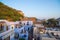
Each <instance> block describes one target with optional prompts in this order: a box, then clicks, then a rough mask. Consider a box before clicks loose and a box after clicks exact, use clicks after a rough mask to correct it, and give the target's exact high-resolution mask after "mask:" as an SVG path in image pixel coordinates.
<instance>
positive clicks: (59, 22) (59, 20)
mask: <svg viewBox="0 0 60 40" xmlns="http://www.w3.org/2000/svg"><path fill="white" fill-rule="evenodd" d="M57 21H58V25H59V26H60V18H58V19H57Z"/></svg>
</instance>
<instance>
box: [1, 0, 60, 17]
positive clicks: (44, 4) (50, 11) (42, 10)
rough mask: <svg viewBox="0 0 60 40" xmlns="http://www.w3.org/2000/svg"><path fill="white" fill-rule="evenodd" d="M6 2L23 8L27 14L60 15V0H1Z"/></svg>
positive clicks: (33, 15) (34, 15) (40, 15)
mask: <svg viewBox="0 0 60 40" xmlns="http://www.w3.org/2000/svg"><path fill="white" fill-rule="evenodd" d="M0 1H1V2H3V3H4V4H6V5H8V6H10V7H12V8H15V9H17V10H22V11H23V12H24V14H25V16H28V17H37V18H51V17H55V18H58V17H60V0H0Z"/></svg>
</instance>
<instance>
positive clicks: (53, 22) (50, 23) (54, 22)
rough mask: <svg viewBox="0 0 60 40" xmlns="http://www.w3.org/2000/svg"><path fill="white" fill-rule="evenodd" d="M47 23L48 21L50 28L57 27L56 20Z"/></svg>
mask: <svg viewBox="0 0 60 40" xmlns="http://www.w3.org/2000/svg"><path fill="white" fill-rule="evenodd" d="M47 21H48V26H49V27H56V25H57V20H56V19H54V18H51V19H48V20H47Z"/></svg>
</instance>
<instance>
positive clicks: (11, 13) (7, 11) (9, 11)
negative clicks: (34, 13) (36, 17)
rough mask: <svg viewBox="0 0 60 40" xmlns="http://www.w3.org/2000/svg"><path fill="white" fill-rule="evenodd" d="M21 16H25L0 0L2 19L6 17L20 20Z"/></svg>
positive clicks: (11, 19)
mask: <svg viewBox="0 0 60 40" xmlns="http://www.w3.org/2000/svg"><path fill="white" fill-rule="evenodd" d="M20 17H22V18H23V17H24V16H23V15H21V14H20V13H19V12H18V11H17V10H16V9H13V8H11V7H8V6H7V5H4V4H3V3H2V2H0V19H6V20H8V21H18V20H20Z"/></svg>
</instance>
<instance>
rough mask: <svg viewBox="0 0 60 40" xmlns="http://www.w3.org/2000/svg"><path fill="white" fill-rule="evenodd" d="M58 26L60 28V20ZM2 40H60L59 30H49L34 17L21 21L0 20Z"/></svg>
mask: <svg viewBox="0 0 60 40" xmlns="http://www.w3.org/2000/svg"><path fill="white" fill-rule="evenodd" d="M57 20H58V24H57V25H58V26H60V18H58V19H57ZM0 40H60V29H59V28H52V27H50V28H47V27H45V26H44V25H43V24H42V20H39V21H37V20H36V19H35V18H34V17H31V18H24V19H22V20H21V21H15V22H13V21H7V20H0Z"/></svg>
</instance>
